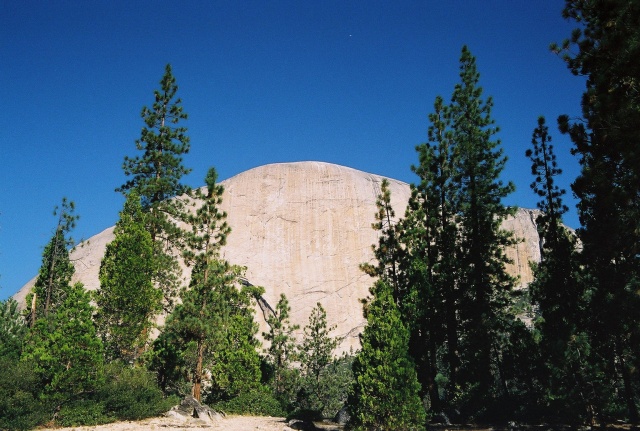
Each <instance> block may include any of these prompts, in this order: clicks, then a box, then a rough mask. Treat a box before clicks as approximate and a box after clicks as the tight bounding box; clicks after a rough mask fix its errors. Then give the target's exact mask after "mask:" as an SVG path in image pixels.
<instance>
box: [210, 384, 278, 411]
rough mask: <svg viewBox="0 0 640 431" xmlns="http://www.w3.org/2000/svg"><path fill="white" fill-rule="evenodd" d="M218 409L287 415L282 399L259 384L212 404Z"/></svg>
mask: <svg viewBox="0 0 640 431" xmlns="http://www.w3.org/2000/svg"><path fill="white" fill-rule="evenodd" d="M211 407H212V408H213V409H214V410H216V411H223V412H225V413H231V414H239V415H242V414H244V415H256V416H276V417H281V416H285V415H286V411H285V410H283V408H282V405H281V404H280V401H279V400H278V399H276V398H275V396H274V394H273V391H272V390H271V388H269V387H268V386H258V387H256V388H254V389H251V390H250V391H248V392H244V393H241V394H240V395H238V396H237V397H235V398H231V399H230V400H228V401H220V402H217V403H215V404H213V405H212V406H211Z"/></svg>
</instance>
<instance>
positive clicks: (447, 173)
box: [401, 97, 460, 412]
mask: <svg viewBox="0 0 640 431" xmlns="http://www.w3.org/2000/svg"><path fill="white" fill-rule="evenodd" d="M429 120H430V122H431V125H430V126H429V129H428V137H429V142H428V143H426V144H421V145H418V146H417V147H416V151H417V152H418V159H419V164H418V165H416V166H412V170H413V172H414V173H416V174H417V175H418V177H419V179H420V182H419V183H418V184H412V185H411V188H412V194H411V197H410V199H409V204H408V206H407V210H406V218H405V220H403V221H402V226H403V228H402V230H401V232H402V236H401V242H402V243H403V244H404V249H405V250H406V252H405V255H406V257H407V262H406V263H405V264H404V265H403V267H404V268H406V270H405V272H406V273H407V274H408V277H409V279H410V282H409V285H410V286H411V290H412V292H413V293H412V294H411V295H410V297H411V298H412V301H413V302H415V304H412V306H413V308H414V309H415V311H413V313H411V312H409V309H408V307H407V305H405V306H404V307H403V309H402V311H403V315H404V316H408V317H410V318H409V319H406V318H405V321H406V322H407V326H408V328H409V330H410V333H411V338H410V344H409V345H410V353H411V355H412V356H413V358H414V360H415V361H416V366H417V369H418V376H419V379H420V383H421V384H422V387H423V389H424V390H425V392H426V393H425V395H426V394H428V395H429V401H430V407H431V409H432V410H433V411H436V412H439V411H441V410H442V407H443V406H442V405H441V403H440V401H441V400H440V393H442V392H443V391H447V390H448V391H449V392H450V393H453V392H454V391H455V388H456V387H457V375H458V369H459V362H460V360H459V353H458V336H459V331H458V326H459V322H458V320H457V317H456V316H457V313H458V307H459V302H460V299H459V296H460V292H459V289H458V282H457V278H456V276H457V271H458V269H457V267H458V263H457V260H456V257H457V254H456V253H457V247H458V243H459V240H458V238H457V236H458V228H457V219H456V217H457V210H456V208H457V205H458V202H457V199H458V197H457V185H456V184H455V182H454V177H453V170H454V167H455V163H456V152H455V146H454V143H453V142H452V141H451V121H450V107H449V106H446V105H444V103H443V99H442V98H441V97H437V98H436V101H435V103H434V112H433V113H431V114H430V115H429ZM407 302H409V301H407ZM409 303H410V302H409ZM411 316H413V317H411ZM445 345H446V352H447V353H446V354H445V355H444V356H442V353H441V352H444V346H445ZM439 352H440V353H439ZM439 363H440V364H445V365H444V366H443V367H438V364H439ZM445 370H446V371H445ZM438 380H439V381H440V384H444V385H443V386H444V387H439V385H440V384H439V383H438Z"/></svg>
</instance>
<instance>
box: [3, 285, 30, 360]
mask: <svg viewBox="0 0 640 431" xmlns="http://www.w3.org/2000/svg"><path fill="white" fill-rule="evenodd" d="M26 334H27V325H26V324H25V321H24V318H23V317H22V315H21V314H20V311H19V310H18V303H17V302H16V301H15V300H13V299H11V298H9V299H7V300H6V301H0V358H10V359H15V360H17V359H18V358H20V354H21V353H22V343H23V341H24V338H25V336H26Z"/></svg>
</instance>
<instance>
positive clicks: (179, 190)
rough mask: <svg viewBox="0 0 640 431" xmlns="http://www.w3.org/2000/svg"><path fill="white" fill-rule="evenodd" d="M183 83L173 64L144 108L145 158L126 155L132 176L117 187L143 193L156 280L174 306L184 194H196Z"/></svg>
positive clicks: (140, 141)
mask: <svg viewBox="0 0 640 431" xmlns="http://www.w3.org/2000/svg"><path fill="white" fill-rule="evenodd" d="M177 91H178V86H177V84H176V79H175V77H174V76H173V73H172V71H171V66H170V65H168V64H167V66H166V68H165V73H164V75H163V77H162V79H161V80H160V89H159V90H156V91H154V96H155V100H154V103H153V105H152V106H151V108H149V107H146V106H145V107H143V108H142V112H141V114H140V115H141V117H142V119H143V121H144V124H145V126H144V127H143V128H142V132H141V136H140V139H138V140H137V141H136V148H137V149H138V150H140V151H142V152H143V153H142V155H141V156H136V157H125V159H124V164H123V170H124V173H125V175H126V176H131V177H132V178H131V179H130V180H128V181H127V182H126V183H125V184H123V185H122V186H120V187H119V188H117V189H116V191H119V192H122V193H124V194H128V193H130V192H131V191H133V190H135V191H136V192H137V193H138V195H139V196H140V199H141V203H142V208H143V210H144V211H145V212H147V213H148V214H147V216H146V217H145V222H146V229H147V231H148V232H149V234H150V235H151V239H152V241H153V243H154V255H155V259H154V264H155V272H154V276H153V281H154V284H155V285H156V286H157V287H158V288H160V289H161V291H162V292H163V294H164V299H165V302H166V305H167V307H168V308H171V306H172V303H173V298H174V296H175V295H176V292H177V288H178V284H179V280H178V274H179V272H180V269H179V267H178V265H177V261H176V259H175V256H173V254H172V247H176V246H181V244H182V237H183V234H182V231H181V229H180V228H179V227H178V225H177V221H179V220H182V218H183V217H184V210H185V202H184V199H183V197H182V196H183V195H185V194H188V193H189V192H190V188H189V187H188V186H186V185H184V184H183V183H182V182H181V180H182V177H183V176H184V175H186V174H188V173H189V172H190V171H191V170H190V169H187V168H185V167H184V166H183V164H182V156H183V155H184V154H187V153H188V152H189V148H190V145H189V137H188V136H187V134H186V133H187V129H186V128H185V127H183V126H179V123H180V121H182V120H186V119H187V114H186V113H185V112H183V109H182V101H181V100H180V99H179V98H176V93H177Z"/></svg>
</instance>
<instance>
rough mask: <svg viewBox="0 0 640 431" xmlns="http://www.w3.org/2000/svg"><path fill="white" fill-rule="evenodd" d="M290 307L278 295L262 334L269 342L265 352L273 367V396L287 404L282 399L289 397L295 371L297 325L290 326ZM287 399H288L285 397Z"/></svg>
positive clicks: (285, 299)
mask: <svg viewBox="0 0 640 431" xmlns="http://www.w3.org/2000/svg"><path fill="white" fill-rule="evenodd" d="M290 312H291V307H290V306H289V301H288V300H287V297H286V296H285V294H284V293H283V294H281V295H280V300H279V301H278V304H276V309H275V312H274V314H273V315H271V316H269V317H268V318H267V324H268V325H269V332H263V333H262V336H263V337H264V340H265V341H267V342H269V343H270V345H269V348H268V349H267V350H265V353H266V354H267V362H268V363H269V364H270V365H271V366H272V367H273V391H274V394H275V396H276V397H277V398H278V399H280V400H281V401H283V402H285V403H286V404H288V403H289V402H291V400H290V399H283V398H286V397H287V396H288V395H290V392H291V389H292V386H293V383H294V382H293V381H292V380H295V379H294V375H295V370H293V361H294V359H295V357H296V344H295V338H294V336H293V332H294V331H296V330H298V329H299V328H300V327H299V326H298V325H292V324H291V322H290V320H289V313H290ZM287 398H288V397H287Z"/></svg>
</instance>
